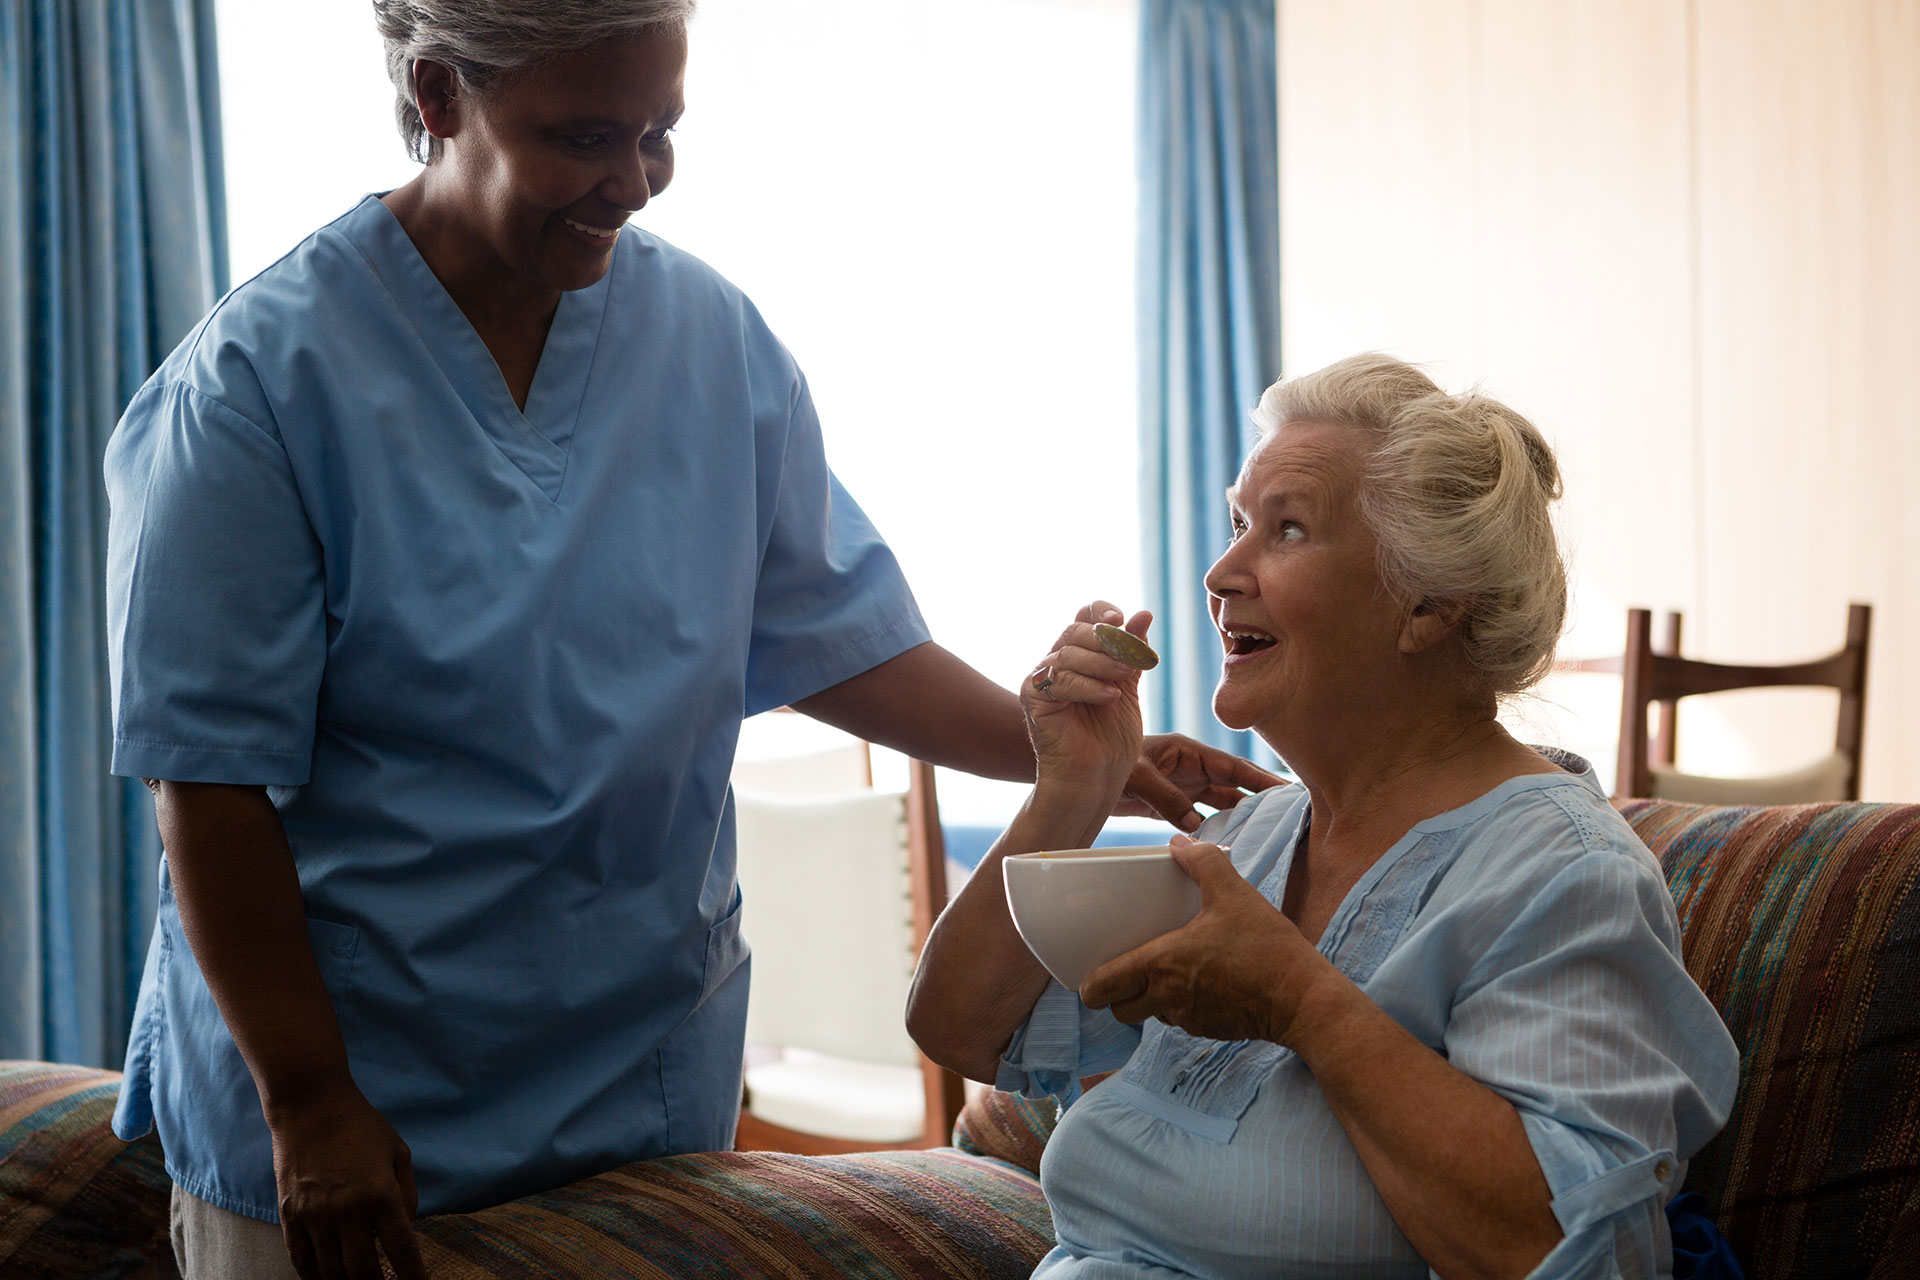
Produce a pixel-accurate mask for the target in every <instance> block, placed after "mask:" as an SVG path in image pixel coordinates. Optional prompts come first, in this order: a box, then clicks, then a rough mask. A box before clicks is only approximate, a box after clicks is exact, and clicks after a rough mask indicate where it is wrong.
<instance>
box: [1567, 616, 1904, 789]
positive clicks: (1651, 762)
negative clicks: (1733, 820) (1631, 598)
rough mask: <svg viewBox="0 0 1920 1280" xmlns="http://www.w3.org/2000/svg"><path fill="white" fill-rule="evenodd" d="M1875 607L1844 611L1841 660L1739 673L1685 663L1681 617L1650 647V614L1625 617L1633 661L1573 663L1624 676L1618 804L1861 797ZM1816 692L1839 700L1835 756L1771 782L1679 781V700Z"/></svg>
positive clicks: (1670, 619)
mask: <svg viewBox="0 0 1920 1280" xmlns="http://www.w3.org/2000/svg"><path fill="white" fill-rule="evenodd" d="M1872 622H1873V609H1872V606H1870V605H1864V604H1856V605H1853V606H1852V607H1850V608H1849V609H1848V610H1847V641H1846V644H1845V646H1844V647H1842V648H1841V649H1840V650H1839V651H1838V652H1836V653H1833V654H1831V655H1829V656H1827V657H1824V658H1818V659H1815V660H1813V661H1811V662H1794V663H1786V664H1783V665H1780V666H1738V665H1730V664H1726V663H1718V662H1703V661H1699V660H1696V659H1690V658H1682V657H1681V656H1680V615H1679V614H1678V613H1669V614H1668V615H1667V618H1666V628H1665V630H1666V635H1665V637H1664V639H1663V643H1662V644H1661V646H1660V647H1659V648H1657V649H1656V648H1655V647H1654V643H1653V615H1652V613H1650V612H1649V611H1648V610H1646V609H1629V610H1628V611H1627V646H1626V652H1625V654H1623V655H1622V656H1621V657H1619V658H1599V659H1587V660H1584V661H1578V662H1572V663H1569V664H1567V665H1568V666H1569V667H1571V668H1572V669H1574V670H1577V671H1613V672H1618V673H1619V675H1620V677H1621V698H1620V757H1619V760H1620V764H1619V772H1618V773H1617V774H1616V775H1615V782H1614V795H1615V798H1616V799H1626V798H1629V797H1634V798H1639V797H1652V798H1656V799H1663V800H1681V801H1686V802H1689V803H1694V804H1795V803H1810V802H1814V801H1822V800H1857V799H1859V798H1860V744H1861V739H1862V730H1863V728H1864V717H1865V712H1866V698H1867V637H1868V634H1869V631H1870V630H1871V627H1872ZM1788 686H1800V687H1809V686H1810V687H1815V688H1827V689H1836V690H1838V691H1839V693H1840V717H1839V725H1838V728H1837V730H1836V732H1835V734H1834V750H1833V753H1832V754H1831V755H1828V756H1826V757H1824V758H1823V759H1821V760H1818V761H1815V762H1814V763H1813V764H1811V765H1808V766H1806V767H1805V768H1801V769H1796V770H1793V771H1791V772H1789V773H1784V774H1775V775H1772V776H1769V777H1764V778H1714V777H1707V776H1705V775H1701V774H1691V773H1682V772H1681V771H1680V770H1679V769H1677V768H1676V767H1675V766H1674V752H1675V748H1676V746H1677V730H1676V727H1675V712H1676V710H1677V708H1678V705H1679V700H1680V699H1681V698H1686V697H1692V696H1693V695H1695V694H1702V693H1720V692H1724V691H1726V690H1730V689H1753V688H1776V687H1788ZM1650 703H1657V704H1658V705H1659V707H1660V719H1659V725H1658V731H1657V733H1656V734H1655V736H1654V738H1653V741H1652V748H1651V752H1650V751H1649V746H1648V737H1647V729H1648V718H1649V717H1648V713H1647V707H1648V704H1650Z"/></svg>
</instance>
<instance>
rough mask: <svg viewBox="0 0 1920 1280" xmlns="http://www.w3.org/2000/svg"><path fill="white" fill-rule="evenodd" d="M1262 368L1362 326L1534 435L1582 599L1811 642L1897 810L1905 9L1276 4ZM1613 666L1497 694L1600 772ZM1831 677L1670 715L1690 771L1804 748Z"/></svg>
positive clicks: (1746, 766) (1911, 338)
mask: <svg viewBox="0 0 1920 1280" xmlns="http://www.w3.org/2000/svg"><path fill="white" fill-rule="evenodd" d="M1278 7H1279V30H1280V116H1281V132H1280V144H1281V159H1280V172H1281V238H1282V250H1283V261H1282V279H1283V283H1282V290H1283V295H1284V309H1283V324H1284V328H1285V333H1284V338H1285V361H1286V366H1285V367H1286V369H1287V371H1288V372H1299V371H1304V370H1307V369H1311V368H1314V367H1317V366H1318V365H1321V364H1324V363H1326V362H1327V361H1329V360H1332V359H1336V358H1338V357H1340V356H1343V355H1347V354H1350V353H1351V352H1353V351H1356V350H1362V349H1367V348H1379V349H1385V350H1389V351H1393V352H1395V353H1396V354H1399V355H1402V356H1405V357H1407V358H1409V359H1414V360H1419V361H1421V362H1423V363H1429V364H1431V365H1432V366H1433V368H1434V370H1435V372H1436V374H1437V375H1438V376H1439V377H1440V378H1441V380H1442V381H1443V382H1444V383H1447V384H1448V385H1450V386H1460V385H1464V384H1466V383H1469V382H1473V381H1483V382H1484V383H1485V386H1486V389H1487V390H1488V391H1490V392H1491V393H1493V394H1495V395H1498V396H1500V397H1501V398H1503V399H1506V400H1508V401H1510V402H1511V403H1513V404H1514V405H1515V406H1516V407H1517V408H1520V409H1521V410H1522V411H1524V412H1526V413H1528V414H1530V415H1531V416H1532V417H1533V418H1534V419H1535V421H1537V422H1538V423H1539V424H1540V425H1541V427H1542V428H1543V429H1544V430H1545V431H1546V432H1547V433H1548V435H1549V436H1550V437H1551V438H1553V439H1554V440H1555V442H1556V443H1557V445H1558V446H1559V449H1560V453H1561V459H1562V463H1563V465H1564V469H1565V471H1566V474H1567V478H1568V496H1567V502H1566V509H1565V512H1564V528H1565V530H1566V533H1567V538H1568V542H1569V546H1570V549H1571V551H1572V554H1573V558H1574V568H1575V572H1576V578H1577V583H1578V586H1577V589H1576V596H1575V604H1574V618H1573V624H1572V628H1571V630H1570V632H1569V635H1568V639H1567V642H1566V645H1565V647H1564V651H1565V652H1566V653H1568V654H1570V655H1580V656H1584V655H1591V654H1599V653H1605V652H1610V651H1611V652H1617V651H1618V649H1619V645H1620V641H1621V636H1622V631H1623V628H1624V611H1625V609H1626V607H1627V606H1628V605H1630V604H1643V605H1647V606H1649V607H1652V608H1655V609H1661V608H1680V609H1683V610H1685V612H1686V617H1687V632H1688V644H1687V645H1686V649H1687V651H1688V652H1689V653H1691V654H1694V655H1697V656H1706V657H1714V658H1721V659H1724V660H1742V659H1744V660H1753V661H1783V660H1788V659H1794V658H1802V657H1810V656H1813V655H1815V654H1819V653H1824V652H1826V651H1828V650H1831V649H1834V648H1837V647H1838V646H1839V643H1840V639H1841V631H1842V628H1843V625H1844V620H1845V612H1846V605H1847V602H1848V601H1849V600H1853V599H1860V600H1866V601H1869V602H1870V603H1872V604H1873V605H1874V607H1875V619H1874V624H1875V630H1874V655H1873V662H1872V669H1871V682H1870V691H1871V696H1870V703H1869V708H1868V713H1867V747H1866V756H1867V761H1866V775H1865V793H1866V795H1867V796H1868V797H1869V798H1888V799H1890V798H1903V799H1911V800H1920V730H1916V729H1915V728H1914V727H1912V725H1911V723H1910V722H1911V721H1912V720H1913V719H1914V716H1915V712H1916V711H1920V672H1916V671H1915V670H1914V669H1913V665H1914V664H1913V663H1912V662H1911V661H1910V660H1909V658H1910V655H1913V654H1914V653H1915V651H1916V646H1917V645H1920V579H1917V578H1916V573H1915V569H1914V568H1913V566H1914V565H1916V564H1920V493H1917V492H1916V491H1917V490H1920V380H1917V379H1920V243H1917V242H1920V0H1691V2H1690V3H1688V2H1682V0H1279V6H1278ZM1618 697H1619V693H1618V682H1617V681H1614V680H1611V679H1610V678H1608V677H1596V676H1582V677H1560V678H1556V679H1555V680H1554V681H1552V682H1550V685H1549V686H1548V687H1547V688H1546V689H1545V690H1544V691H1543V695H1542V698H1541V699H1540V700H1538V701H1537V702H1535V703H1534V704H1533V705H1531V706H1527V707H1522V708H1519V709H1517V712H1516V716H1517V718H1518V719H1520V720H1521V721H1522V722H1523V727H1524V728H1526V729H1527V730H1528V731H1529V732H1530V733H1532V734H1533V735H1534V736H1535V738H1536V740H1538V739H1541V738H1546V739H1552V740H1558V741H1561V742H1563V743H1565V744H1566V745H1568V746H1571V747H1574V748H1575V749H1578V750H1583V751H1585V752H1587V753H1589V754H1591V755H1593V756H1594V757H1595V761H1596V763H1597V764H1600V765H1601V766H1602V772H1603V774H1605V775H1607V776H1609V777H1610V776H1611V762H1612V754H1613V748H1614V719H1615V716H1616V715H1617V712H1618ZM1832 706H1833V696H1832V695H1825V694H1817V693H1811V692H1806V693H1797V692H1796V693H1771V694H1735V695H1725V696H1724V697H1722V698H1718V699H1713V700H1709V702H1708V703H1707V704H1705V705H1704V706H1699V705H1695V706H1689V708H1688V709H1686V710H1684V711H1683V713H1682V718H1681V757H1682V759H1681V762H1682V764H1683V766H1685V767H1689V768H1693V769H1697V770H1701V771H1707V772H1724V773H1739V772H1752V771H1760V770H1767V769H1773V768H1786V767H1790V766H1793V765H1796V764H1799V763H1802V762H1804V761H1806V760H1809V759H1811V758H1812V757H1814V756H1816V755H1818V754H1820V753H1821V752H1822V751H1823V750H1824V749H1825V748H1826V745H1827V740H1828V739H1829V738H1830V736H1831V733H1832V727H1833V710H1832Z"/></svg>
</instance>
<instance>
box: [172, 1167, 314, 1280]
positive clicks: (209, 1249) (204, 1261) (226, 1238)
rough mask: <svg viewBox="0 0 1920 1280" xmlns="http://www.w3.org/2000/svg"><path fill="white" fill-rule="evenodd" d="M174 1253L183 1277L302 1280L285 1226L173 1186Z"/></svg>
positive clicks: (191, 1279) (188, 1279) (187, 1279)
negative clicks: (284, 1236) (282, 1233)
mask: <svg viewBox="0 0 1920 1280" xmlns="http://www.w3.org/2000/svg"><path fill="white" fill-rule="evenodd" d="M171 1217H172V1223H173V1257H174V1261H175V1262H177V1263H179V1264H180V1275H181V1277H182V1280H296V1276H295V1273H294V1270H293V1262H292V1261H291V1260H290V1259H289V1258H288V1257H287V1246H286V1244H285V1242H284V1241H283V1240H282V1239H281V1237H280V1224H279V1223H277V1222H261V1221H260V1220H259V1219H258V1218H249V1217H246V1216H245V1215H244V1214H238V1213H229V1212H227V1210H225V1209H222V1208H219V1207H218V1206H216V1205H210V1204H208V1203H207V1202H206V1201H205V1200H202V1199H200V1198H199V1197H197V1196H190V1195H188V1194H187V1193H186V1192H184V1191H182V1190H181V1189H180V1188H178V1187H175V1188H174V1189H173V1207H172V1214H171Z"/></svg>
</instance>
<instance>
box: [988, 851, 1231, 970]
mask: <svg viewBox="0 0 1920 1280" xmlns="http://www.w3.org/2000/svg"><path fill="white" fill-rule="evenodd" d="M1000 871H1001V875H1002V877H1003V878H1004V879H1005V881H1006V885H1007V907H1008V908H1009V909H1010V910H1011V911H1012V912H1013V924H1014V927H1015V928H1016V929H1018V930H1019V931H1020V937H1021V938H1022V939H1023V940H1024V941H1025V942H1026V944H1027V949H1028V950H1029V951H1031V952H1033V955H1034V958H1035V959H1036V960H1038V961H1039V962H1040V963H1041V964H1043V965H1045V966H1046V967H1047V972H1048V973H1050V974H1052V975H1053V976H1054V977H1055V978H1056V979H1058V980H1059V982H1060V985H1062V986H1064V987H1066V988H1067V989H1068V990H1069V991H1078V990H1079V989H1080V984H1081V983H1082V982H1085V981H1086V979H1087V975H1088V974H1090V973H1092V972H1093V971H1094V970H1095V969H1098V968H1099V967H1100V966H1101V965H1103V964H1105V963H1106V962H1107V961H1109V960H1111V959H1113V958H1114V957H1116V956H1121V955H1125V954H1126V953H1127V952H1129V951H1131V950H1133V949H1134V948H1135V947H1137V946H1139V945H1140V944H1141V943H1143V942H1147V941H1150V940H1151V939H1154V938H1157V937H1159V936H1160V935H1161V934H1163V933H1168V932H1171V931H1172V930H1174V929H1178V928H1179V927H1180V926H1181V925H1183V924H1185V923H1186V922H1187V921H1189V920H1191V919H1193V917H1194V916H1195V915H1197V914H1199V911H1200V886H1198V885H1196V884H1195V883H1194V882H1193V881H1191V880H1189V879H1188V878H1187V873H1186V872H1184V871H1182V870H1181V869H1180V864H1178V863H1177V862H1175V861H1174V860H1173V850H1172V849H1171V848H1169V847H1168V846H1166V845H1163V844H1162V845H1144V846H1133V847H1128V848H1112V849H1066V850H1061V851H1057V852H1048V853H1016V854H1012V855H1010V856H1009V857H1007V858H1005V859H1003V860H1002V861H1001V863H1000Z"/></svg>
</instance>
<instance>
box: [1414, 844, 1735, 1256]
mask: <svg viewBox="0 0 1920 1280" xmlns="http://www.w3.org/2000/svg"><path fill="white" fill-rule="evenodd" d="M1446 1052H1447V1056H1448V1059H1449V1061H1451V1062H1452V1064H1453V1065H1454V1066H1455V1067H1458V1068H1459V1069H1460V1070H1461V1071H1463V1072H1465V1073H1466V1074H1467V1075H1469V1076H1472V1077H1473V1078H1474V1079H1476V1080H1478V1081H1480V1082H1481V1083H1482V1084H1484V1085H1486V1086H1487V1087H1489V1088H1491V1089H1493V1090H1494V1091H1495V1092H1496V1093H1498V1094H1500V1095H1501V1096H1502V1097H1504V1098H1506V1099H1507V1100H1508V1101H1509V1102H1511V1103H1512V1104H1513V1105H1514V1107H1515V1108H1516V1109H1517V1110H1518V1111H1519V1114H1520V1119H1521V1123H1522V1124H1523V1125H1524V1127H1525V1130H1526V1134H1527V1138H1528V1140H1529V1142H1530V1143H1531V1144H1532V1147H1533V1151H1534V1154H1535V1156H1536V1157H1537V1158H1538V1160H1539V1162H1540V1168H1541V1171H1542V1173H1543V1174H1544V1175H1545V1176H1546V1180H1547V1185H1548V1187H1549V1189H1550V1190H1551V1192H1552V1195H1553V1213H1554V1216H1555V1217H1556V1218H1557V1219H1559V1222H1560V1226H1561V1229H1562V1231H1563V1232H1564V1233H1565V1235H1564V1238H1563V1239H1562V1240H1561V1242H1560V1244H1559V1245H1558V1246H1557V1247H1556V1248H1555V1249H1554V1250H1553V1252H1552V1253H1551V1254H1550V1255H1549V1256H1548V1257H1547V1258H1546V1259H1545V1261H1543V1262H1542V1263H1541V1265H1540V1267H1539V1268H1538V1269H1536V1271H1535V1272H1534V1276H1535V1277H1536V1278H1538V1280H1549V1278H1551V1280H1572V1278H1574V1277H1580V1278H1581V1280H1585V1278H1586V1277H1615V1276H1639V1275H1652V1274H1655V1272H1656V1270H1657V1265H1656V1259H1658V1258H1659V1257H1660V1256H1662V1255H1663V1253H1664V1252H1665V1248H1666V1244H1667V1240H1666V1219H1665V1216H1664V1212H1663V1210H1664V1206H1665V1204H1666V1202H1667V1200H1668V1199H1670V1198H1671V1197H1672V1196H1673V1195H1674V1194H1675V1192H1677V1191H1678V1189H1679V1186H1680V1183H1681V1180H1682V1178H1683V1176H1684V1174H1685V1169H1686V1163H1685V1162H1686V1158H1687V1157H1688V1156H1691V1155H1692V1154H1693V1153H1694V1152H1695V1151H1697V1150H1698V1149H1699V1148H1700V1147H1701V1146H1702V1145H1704V1144H1705V1142H1706V1141H1707V1139H1708V1138H1710V1137H1711V1136H1712V1135H1713V1134H1714V1133H1715V1132H1716V1131H1718V1129H1719V1127H1720V1126H1721V1125H1722V1124H1723V1123H1724V1122H1725V1120H1726V1116H1727V1112H1728V1109H1729V1108H1730V1106H1731V1105H1732V1100H1733V1092H1734V1086H1735V1083H1736V1075H1737V1071H1738V1065H1739V1058H1738V1052H1737V1050H1736V1049H1735V1048H1734V1046H1733V1041H1732V1038H1731V1037H1730V1036H1729V1035H1728V1034H1727V1031H1726V1028H1725V1026H1724V1025H1723V1024H1722V1023H1721V1021H1720V1018H1719V1015H1718V1014H1717V1013H1716V1012H1715V1011H1714V1008H1713V1006H1712V1004H1711V1003H1710V1002H1709V1001H1708V1000H1707V998H1706V996H1705V995H1703V994H1702V993H1701V991H1700V989H1699V988H1698V987H1697V986H1695V985H1694V983H1693V980H1692V979H1691V978H1690V977H1688V975H1687V972H1686V969H1685V967H1684V966H1683V965H1682V963H1681V959H1680V943H1679V929H1678V925H1677V924H1676V922H1675V918H1674V910H1673V901H1672V899H1671V897H1670V896H1669V895H1668V891H1667V887H1666V884H1665V882H1664V881H1663V880H1662V878H1661V876H1660V874H1659V872H1658V870H1657V869H1656V868H1655V867H1654V866H1652V865H1650V863H1649V860H1648V859H1647V858H1646V856H1645V854H1644V852H1643V851H1642V852H1639V853H1638V855H1637V856H1636V852H1635V851H1633V850H1629V849H1625V848H1610V847H1605V846H1602V847H1599V848H1594V849H1590V851H1589V852H1587V853H1585V854H1584V855H1583V856H1580V857H1578V858H1576V859H1575V860H1573V861H1572V862H1570V863H1569V864H1567V865H1566V866H1564V867H1563V868H1562V869H1561V870H1560V871H1559V872H1558V874H1556V875H1555V876H1554V877H1553V878H1552V879H1551V880H1550V881H1549V882H1548V883H1547V884H1546V885H1545V886H1544V887H1543V888H1542V889H1541V891H1540V892H1538V893H1536V894H1534V895H1533V896H1532V897H1531V898H1530V900H1529V901H1528V903H1527V905H1526V906H1525V907H1524V908H1523V909H1522V911H1521V913H1520V914H1519V916H1518V917H1517V918H1515V919H1514V920H1513V922H1512V923H1511V925H1510V926H1509V927H1508V928H1507V929H1506V930H1505V931H1504V933H1503V934H1502V935H1501V936H1500V937H1499V939H1498V941H1497V942H1496V943H1495V944H1494V945H1493V947H1492V948H1491V949H1490V950H1489V951H1487V952H1486V953H1485V954H1484V956H1483V957H1482V958H1481V960H1480V961H1479V963H1478V964H1477V966H1476V967H1475V969H1474V971H1473V974H1472V975H1471V976H1470V977H1469V979H1468V981H1467V982H1466V983H1465V984H1464V985H1463V987H1462V988H1461V990H1460V992H1459V993H1458V996H1457V999H1456V1002H1455V1005H1454V1010H1453V1015H1452V1018H1451V1020H1450V1022H1449V1026H1448V1030H1447V1033H1446Z"/></svg>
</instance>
